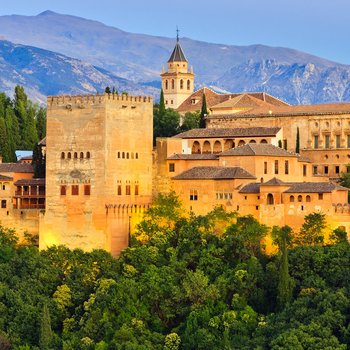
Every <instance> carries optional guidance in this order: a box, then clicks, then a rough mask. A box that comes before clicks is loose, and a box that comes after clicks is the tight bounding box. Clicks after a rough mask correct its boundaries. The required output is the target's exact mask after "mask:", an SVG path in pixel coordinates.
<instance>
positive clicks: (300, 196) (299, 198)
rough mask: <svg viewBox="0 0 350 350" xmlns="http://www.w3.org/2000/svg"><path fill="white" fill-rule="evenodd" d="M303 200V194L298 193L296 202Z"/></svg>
mask: <svg viewBox="0 0 350 350" xmlns="http://www.w3.org/2000/svg"><path fill="white" fill-rule="evenodd" d="M302 201H303V196H302V195H301V194H299V196H298V202H302Z"/></svg>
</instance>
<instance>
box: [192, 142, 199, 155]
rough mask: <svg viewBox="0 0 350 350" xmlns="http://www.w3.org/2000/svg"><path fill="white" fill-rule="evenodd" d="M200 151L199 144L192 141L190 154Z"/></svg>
mask: <svg viewBox="0 0 350 350" xmlns="http://www.w3.org/2000/svg"><path fill="white" fill-rule="evenodd" d="M195 153H201V145H200V144H199V142H198V141H194V142H193V145H192V154H195Z"/></svg>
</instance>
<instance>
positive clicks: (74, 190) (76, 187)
mask: <svg viewBox="0 0 350 350" xmlns="http://www.w3.org/2000/svg"><path fill="white" fill-rule="evenodd" d="M77 195H79V185H72V196H77Z"/></svg>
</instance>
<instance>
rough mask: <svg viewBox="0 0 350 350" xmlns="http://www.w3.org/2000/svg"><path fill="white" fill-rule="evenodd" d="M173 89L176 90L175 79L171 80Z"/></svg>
mask: <svg viewBox="0 0 350 350" xmlns="http://www.w3.org/2000/svg"><path fill="white" fill-rule="evenodd" d="M171 88H172V89H175V80H174V79H172V80H171Z"/></svg>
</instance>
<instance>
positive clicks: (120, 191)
mask: <svg viewBox="0 0 350 350" xmlns="http://www.w3.org/2000/svg"><path fill="white" fill-rule="evenodd" d="M121 195H122V185H118V196H121Z"/></svg>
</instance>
